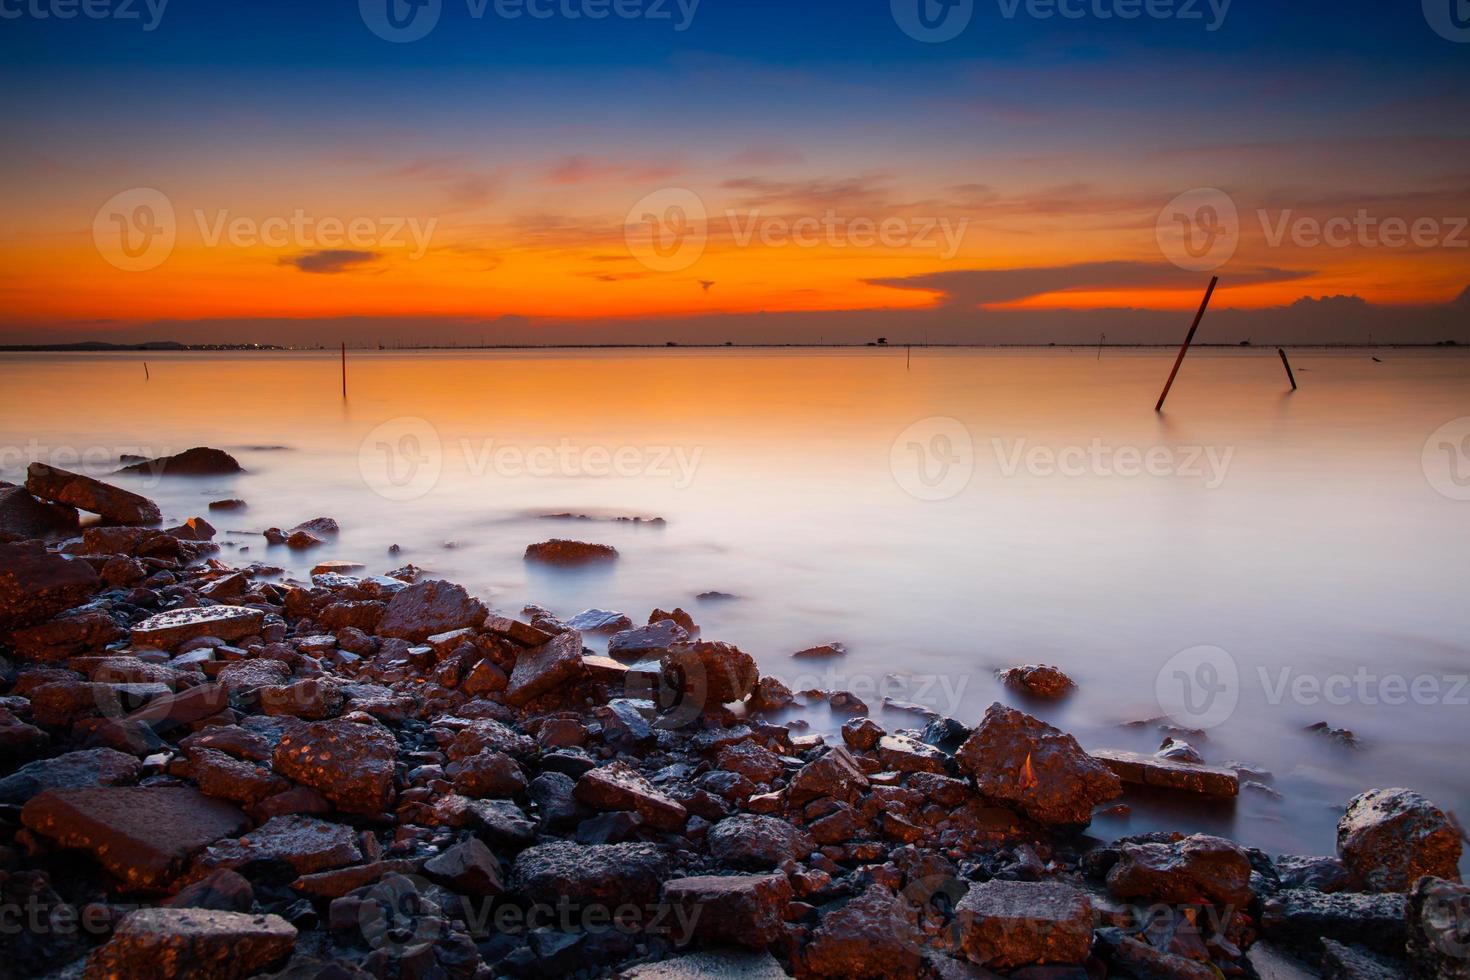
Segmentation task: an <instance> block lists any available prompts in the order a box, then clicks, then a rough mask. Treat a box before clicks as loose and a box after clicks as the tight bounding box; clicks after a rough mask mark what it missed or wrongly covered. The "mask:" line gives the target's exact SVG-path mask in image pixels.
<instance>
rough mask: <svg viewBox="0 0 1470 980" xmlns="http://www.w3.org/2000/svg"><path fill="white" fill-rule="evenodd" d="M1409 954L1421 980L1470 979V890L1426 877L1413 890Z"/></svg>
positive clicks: (1415, 972) (1414, 885) (1409, 909)
mask: <svg viewBox="0 0 1470 980" xmlns="http://www.w3.org/2000/svg"><path fill="white" fill-rule="evenodd" d="M1406 921H1407V928H1408V933H1409V936H1408V944H1407V953H1408V956H1409V960H1410V962H1411V964H1412V965H1413V974H1414V976H1415V978H1417V980H1467V978H1470V888H1467V887H1466V886H1464V885H1462V884H1460V883H1459V882H1458V881H1446V880H1445V879H1443V878H1436V877H1434V876H1433V875H1426V876H1424V877H1422V878H1420V879H1419V880H1418V881H1416V882H1415V883H1414V884H1413V886H1412V888H1411V889H1410V891H1409V899H1408V907H1407V920H1406Z"/></svg>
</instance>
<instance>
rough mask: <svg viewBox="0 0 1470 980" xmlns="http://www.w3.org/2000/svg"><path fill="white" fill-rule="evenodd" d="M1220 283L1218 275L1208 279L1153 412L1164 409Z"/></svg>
mask: <svg viewBox="0 0 1470 980" xmlns="http://www.w3.org/2000/svg"><path fill="white" fill-rule="evenodd" d="M1218 285H1220V277H1219V276H1214V277H1213V278H1211V279H1210V288H1209V289H1206V290H1205V299H1204V302H1203V303H1200V305H1199V312H1198V313H1196V314H1195V315H1194V324H1193V325H1192V326H1190V328H1189V333H1188V334H1186V335H1185V337H1184V346H1183V347H1181V348H1179V357H1178V358H1176V359H1175V361H1174V370H1172V371H1170V372H1169V380H1168V381H1167V382H1165V384H1164V393H1163V394H1161V395H1160V396H1159V403H1158V404H1157V405H1155V406H1154V411H1155V412H1162V411H1163V410H1164V400H1165V399H1167V398H1168V397H1169V389H1170V388H1172V387H1174V379H1175V378H1177V377H1179V368H1180V367H1181V366H1182V365H1183V364H1184V355H1185V354H1188V353H1189V345H1190V344H1192V343H1194V335H1195V334H1196V333H1197V332H1199V325H1200V321H1202V320H1203V319H1204V318H1205V310H1207V309H1209V308H1210V297H1212V296H1214V295H1215V287H1216V286H1218Z"/></svg>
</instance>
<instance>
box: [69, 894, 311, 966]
mask: <svg viewBox="0 0 1470 980" xmlns="http://www.w3.org/2000/svg"><path fill="white" fill-rule="evenodd" d="M295 947H296V928H295V927H294V926H292V925H291V924H290V923H289V922H287V921H286V920H285V919H282V918H281V917H279V916H275V915H250V914H248V913H244V912H217V911H214V910H211V909H190V908H169V909H138V910H137V911H135V912H130V913H129V914H128V915H127V917H126V918H124V919H123V920H122V922H120V923H118V926H117V929H116V930H115V931H114V932H113V934H112V938H111V939H110V940H108V942H107V944H106V945H104V946H102V947H100V948H99V949H97V951H96V952H94V953H93V954H92V955H91V956H90V957H88V959H87V966H86V971H85V972H84V973H83V977H84V978H85V980H104V978H106V980H114V978H115V980H133V978H136V980H152V978H159V980H174V978H178V980H185V978H189V977H209V978H211V980H244V978H245V977H251V976H254V975H256V974H258V973H261V972H262V971H264V970H267V969H268V968H270V967H273V966H276V965H278V964H280V963H282V962H284V961H285V960H286V959H287V958H289V957H290V955H291V951H292V950H293V949H295Z"/></svg>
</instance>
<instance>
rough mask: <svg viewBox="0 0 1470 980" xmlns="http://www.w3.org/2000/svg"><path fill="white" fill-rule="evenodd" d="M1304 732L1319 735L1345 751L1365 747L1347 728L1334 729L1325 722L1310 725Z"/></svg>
mask: <svg viewBox="0 0 1470 980" xmlns="http://www.w3.org/2000/svg"><path fill="white" fill-rule="evenodd" d="M1302 731H1304V732H1308V733H1310V734H1312V735H1317V736H1319V737H1321V738H1324V739H1326V740H1327V741H1329V742H1333V743H1335V744H1337V745H1340V746H1342V747H1343V748H1345V749H1361V748H1362V747H1363V744H1362V742H1360V741H1359V740H1358V736H1357V735H1355V734H1353V733H1352V732H1350V731H1348V730H1347V729H1346V728H1333V727H1332V726H1331V725H1329V724H1327V722H1325V721H1319V722H1317V724H1315V725H1308V726H1307V727H1306V728H1304V729H1302Z"/></svg>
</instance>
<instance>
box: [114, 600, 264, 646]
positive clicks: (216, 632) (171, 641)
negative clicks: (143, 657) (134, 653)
mask: <svg viewBox="0 0 1470 980" xmlns="http://www.w3.org/2000/svg"><path fill="white" fill-rule="evenodd" d="M264 623H265V614H264V613H262V612H261V611H260V610H259V609H251V608H249V607H247V606H201V607H198V608H193V609H172V610H170V611H168V612H164V613H159V614H158V615H156V616H150V617H148V618H147V619H145V620H143V622H141V623H139V624H138V625H137V626H134V627H133V642H134V643H135V644H137V645H138V646H144V647H157V648H158V649H160V650H170V651H172V650H176V649H178V648H179V647H180V646H182V645H183V644H184V643H186V642H187V641H189V640H193V639H197V638H199V637H201V636H213V637H216V638H218V639H221V640H226V641H229V640H239V639H243V638H244V637H247V636H254V635H255V634H257V633H259V632H260V630H261V627H262V626H263V625H264Z"/></svg>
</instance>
